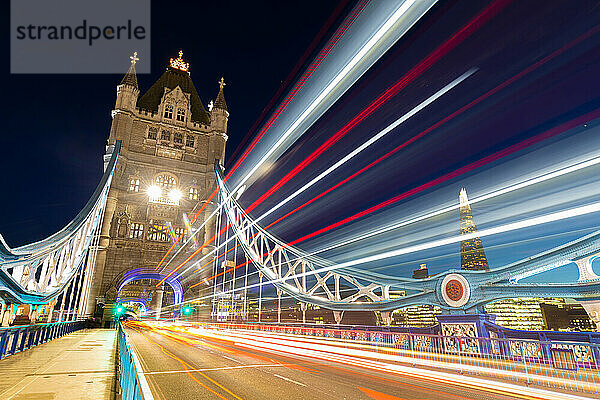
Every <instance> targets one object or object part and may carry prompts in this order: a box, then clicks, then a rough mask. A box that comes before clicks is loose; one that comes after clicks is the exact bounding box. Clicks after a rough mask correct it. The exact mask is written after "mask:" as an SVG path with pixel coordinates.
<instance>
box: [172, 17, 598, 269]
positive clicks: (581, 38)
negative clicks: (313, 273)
mask: <svg viewBox="0 0 600 400" xmlns="http://www.w3.org/2000/svg"><path fill="white" fill-rule="evenodd" d="M598 31H600V25H598V26H596V27H594V28H592V29H590V30H589V31H587V32H586V33H584V34H583V35H581V36H579V37H578V38H576V39H574V40H573V41H571V42H569V43H567V44H566V45H565V46H563V47H561V48H559V49H557V50H555V51H553V52H552V53H550V54H549V55H547V56H545V57H544V58H542V59H540V60H539V61H537V62H536V63H534V64H532V65H530V66H529V67H527V68H526V69H525V70H523V71H521V72H520V73H518V74H516V75H514V76H513V77H511V78H510V79H508V80H506V81H505V82H503V83H502V84H500V85H499V86H497V87H495V88H493V89H491V90H489V91H488V92H486V93H484V94H483V95H481V96H479V97H478V98H476V99H475V100H473V101H471V102H469V103H468V104H466V105H465V106H463V107H461V108H460V109H459V110H457V111H455V112H454V113H452V114H450V115H449V116H448V117H446V118H444V119H443V120H441V121H438V122H437V123H436V124H434V125H433V126H431V127H430V128H428V129H426V130H425V131H423V132H421V133H420V134H419V135H417V136H416V137H413V138H411V139H410V140H409V141H407V142H405V143H403V144H401V145H400V146H398V147H396V148H395V149H393V150H392V151H390V152H388V153H387V154H385V155H384V156H382V157H380V158H379V159H378V160H375V161H374V162H372V163H371V164H369V165H367V166H366V167H364V168H363V169H361V170H359V171H358V172H356V173H355V174H353V175H351V176H350V177H348V178H346V179H344V180H343V181H341V182H339V183H338V184H336V185H334V186H333V187H331V188H329V189H327V190H326V191H325V192H323V193H321V194H320V195H317V196H316V197H314V198H313V199H311V200H309V201H308V202H306V203H304V204H303V205H301V206H299V207H297V208H296V209H294V210H292V211H291V212H289V213H287V214H285V215H284V216H283V217H280V218H279V219H277V220H276V221H274V222H272V223H271V224H269V225H268V226H267V227H265V229H267V228H269V227H271V226H273V225H275V224H276V223H278V222H280V221H281V220H283V219H285V218H287V217H289V216H290V215H292V214H293V213H295V212H296V211H298V210H300V209H302V208H304V207H305V206H307V205H309V204H311V203H312V202H314V201H316V200H317V199H319V198H320V197H323V196H324V195H326V194H327V193H329V192H331V191H333V190H334V189H336V188H338V187H339V186H341V185H343V184H345V183H347V182H348V181H350V180H351V179H353V178H355V177H356V176H358V175H360V174H361V173H363V172H365V171H366V170H367V169H369V168H371V167H373V166H374V165H376V164H378V163H379V162H381V161H383V160H385V159H386V158H388V157H390V156H391V155H393V154H394V153H396V152H397V151H399V150H400V149H401V148H403V147H405V146H406V145H408V144H410V142H412V141H415V140H417V139H418V138H420V137H423V136H424V135H426V134H428V133H429V132H431V131H432V130H434V129H436V128H438V127H440V126H441V125H443V124H444V123H446V122H448V121H450V120H452V119H454V118H455V117H456V116H458V115H460V114H462V113H463V112H464V111H466V110H468V109H470V108H471V107H473V106H475V105H476V104H478V103H480V102H481V101H483V100H484V99H486V98H488V97H489V96H491V95H493V94H495V93H497V92H498V91H500V90H501V89H503V88H505V87H506V86H508V85H510V84H512V83H514V82H515V81H517V80H518V79H520V78H522V77H523V76H525V75H527V74H529V73H531V72H533V71H534V70H536V69H537V68H539V67H540V66H542V65H544V64H546V63H547V62H549V61H550V60H552V59H554V58H556V57H557V56H558V55H560V54H562V53H564V52H565V51H567V50H568V49H570V48H572V47H574V46H575V45H577V44H579V43H581V42H582V41H584V40H586V39H588V38H589V37H591V36H593V35H594V34H596V33H598ZM271 211H272V210H270V211H269V212H271ZM264 217H265V215H262V216H260V217H259V218H257V220H256V221H255V222H259V221H260V220H262V219H263V218H264ZM214 251H218V248H217V249H215V250H214ZM214 251H213V252H214ZM213 252H211V253H209V254H207V255H206V256H205V257H203V258H202V259H201V260H199V261H202V260H203V259H205V258H206V257H208V256H209V255H210V254H212V253H213ZM217 258H218V257H217ZM213 260H214V259H213ZM197 264H198V263H195V264H194V265H197ZM188 271H189V268H188V269H187V270H186V271H185V272H188ZM185 272H184V273H185Z"/></svg>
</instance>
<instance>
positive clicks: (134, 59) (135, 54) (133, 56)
mask: <svg viewBox="0 0 600 400" xmlns="http://www.w3.org/2000/svg"><path fill="white" fill-rule="evenodd" d="M129 58H131V65H135V62H136V61H138V60H139V58H138V57H137V51H134V52H133V55H132V56H130V57H129Z"/></svg>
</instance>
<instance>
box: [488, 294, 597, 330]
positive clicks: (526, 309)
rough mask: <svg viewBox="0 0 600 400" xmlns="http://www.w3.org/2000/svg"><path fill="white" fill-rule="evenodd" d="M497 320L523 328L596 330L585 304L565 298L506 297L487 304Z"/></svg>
mask: <svg viewBox="0 0 600 400" xmlns="http://www.w3.org/2000/svg"><path fill="white" fill-rule="evenodd" d="M485 311H486V313H488V314H494V315H496V323H497V324H498V325H501V326H504V327H506V328H510V329H520V330H534V331H535V330H538V331H539V330H567V331H586V330H594V328H593V325H592V322H591V320H590V319H589V317H588V315H587V313H586V312H585V310H584V309H583V307H582V306H581V305H579V304H577V303H567V302H566V301H565V299H561V298H519V299H506V300H500V301H496V302H494V303H490V304H488V305H486V306H485Z"/></svg>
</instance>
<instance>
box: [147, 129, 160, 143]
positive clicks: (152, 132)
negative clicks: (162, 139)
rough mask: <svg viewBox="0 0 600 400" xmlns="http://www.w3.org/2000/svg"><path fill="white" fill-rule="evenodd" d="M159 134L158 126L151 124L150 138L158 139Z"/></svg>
mask: <svg viewBox="0 0 600 400" xmlns="http://www.w3.org/2000/svg"><path fill="white" fill-rule="evenodd" d="M157 136H158V128H155V127H153V126H151V127H150V128H148V139H152V140H156V137H157Z"/></svg>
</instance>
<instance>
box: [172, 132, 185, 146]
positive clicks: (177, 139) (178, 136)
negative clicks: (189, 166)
mask: <svg viewBox="0 0 600 400" xmlns="http://www.w3.org/2000/svg"><path fill="white" fill-rule="evenodd" d="M173 143H177V144H183V135H182V134H181V133H176V134H175V135H173Z"/></svg>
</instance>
